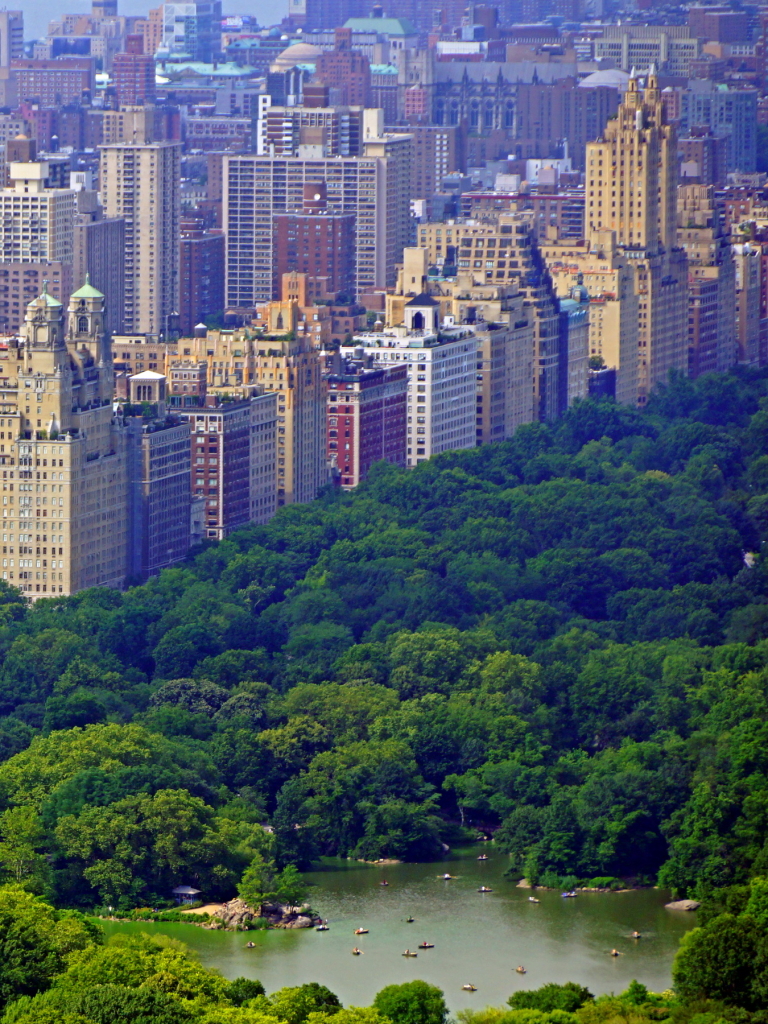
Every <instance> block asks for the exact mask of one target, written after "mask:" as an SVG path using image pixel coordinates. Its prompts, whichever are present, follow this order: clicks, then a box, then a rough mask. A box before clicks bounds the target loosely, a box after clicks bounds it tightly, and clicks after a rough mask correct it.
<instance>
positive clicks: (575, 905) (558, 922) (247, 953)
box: [105, 844, 696, 1011]
mask: <svg viewBox="0 0 768 1024" xmlns="http://www.w3.org/2000/svg"><path fill="white" fill-rule="evenodd" d="M479 852H486V853H488V855H489V859H488V860H487V861H478V860H477V855H478V853H479ZM506 866H507V860H506V858H505V857H504V856H503V855H502V854H500V853H498V852H497V851H496V850H495V848H494V847H493V846H492V845H491V844H485V846H484V847H477V848H475V847H473V848H471V849H467V850H463V851H461V854H460V855H459V856H457V857H454V858H453V859H451V860H450V861H447V862H445V863H440V864H399V865H388V866H375V867H372V866H368V865H363V864H356V863H350V862H347V861H329V862H328V863H327V864H325V865H324V868H323V870H320V871H316V872H313V873H312V874H310V875H308V876H307V877H308V879H309V880H310V881H311V882H312V890H311V901H312V905H313V906H314V907H315V909H316V910H317V912H318V913H320V914H322V916H323V917H324V918H328V922H329V925H330V930H329V931H327V932H320V933H318V932H315V931H314V930H313V931H273V932H251V933H250V934H248V935H244V934H243V933H239V934H233V933H231V932H209V931H204V930H203V929H201V928H193V927H189V926H187V925H133V924H131V925H115V924H107V925H105V930H107V931H108V932H109V933H110V934H111V933H113V932H115V931H162V932H165V933H167V934H170V935H174V936H176V937H177V938H180V939H182V940H183V941H184V942H186V943H187V944H188V945H190V946H192V947H193V948H194V949H196V950H197V951H198V952H199V954H200V956H201V959H202V961H203V963H204V964H205V965H206V966H208V967H215V968H217V969H218V970H220V971H221V972H222V973H223V974H225V975H226V976H227V977H228V978H235V977H238V976H239V975H245V976H246V977H250V978H259V979H260V980H261V981H262V982H263V983H264V985H265V987H266V989H267V991H268V992H271V991H274V990H275V989H277V988H280V987H281V986H283V985H299V984H301V983H303V982H305V981H319V982H322V983H323V984H324V985H327V986H328V987H329V988H330V989H332V990H333V991H334V992H336V993H337V994H338V995H339V997H340V998H341V1000H342V1002H343V1003H344V1004H346V1005H348V1004H353V1005H358V1006H365V1005H368V1004H370V1002H371V1001H372V999H373V997H374V996H375V994H376V993H377V992H378V991H379V989H380V988H382V987H383V986H384V985H389V984H391V983H393V982H403V981H409V980H411V979H413V978H423V979H424V980H425V981H428V982H431V983H432V984H434V985H439V986H440V988H442V989H443V990H444V991H445V993H446V998H447V1000H448V1003H449V1005H450V1007H451V1009H452V1010H454V1011H455V1010H458V1009H461V1008H462V1007H464V1006H475V1007H480V1006H485V1005H488V1004H497V1005H500V1004H501V1003H503V1002H505V1001H506V999H507V998H508V997H509V995H510V994H511V993H512V992H514V991H517V990H519V989H522V988H536V987H538V986H539V985H543V984H545V983H546V982H549V981H556V982H564V981H576V982H579V983H580V984H582V985H586V986H587V987H588V988H589V989H591V991H592V992H594V993H595V994H598V993H602V992H612V991H613V992H620V991H622V990H623V989H625V988H626V987H627V985H628V984H629V982H630V981H631V980H632V979H633V978H637V980H638V981H641V982H643V983H644V984H646V985H647V986H648V987H649V988H650V989H652V990H653V991H662V990H663V989H665V988H668V987H669V985H670V983H671V967H672V959H673V957H674V953H675V950H676V949H677V944H678V942H679V940H680V936H681V935H682V934H683V933H684V932H685V931H686V930H687V929H689V928H692V927H693V926H694V925H695V923H696V915H695V914H691V913H681V912H671V911H668V910H665V909H664V903H665V901H666V900H667V899H669V896H668V895H667V894H666V893H663V892H660V891H657V890H642V891H637V892H627V893H611V894H604V893H584V894H582V895H580V896H579V897H578V898H577V899H562V897H561V896H560V893H559V892H542V891H540V890H539V891H537V894H536V895H537V896H538V898H539V900H540V902H539V903H537V904H534V903H530V902H529V901H528V896H529V892H528V891H526V890H524V889H518V888H516V886H515V883H514V882H510V881H508V880H507V879H505V878H504V877H503V872H504V869H505V868H506ZM445 872H449V873H450V874H452V875H454V876H456V877H455V878H453V879H452V880H450V881H443V880H442V879H441V878H440V875H442V874H444V873H445ZM382 880H385V881H387V882H388V883H389V884H388V885H387V886H382V885H381V884H380V882H381V881H382ZM482 885H485V886H487V887H489V888H491V889H493V892H489V893H479V892H478V891H477V890H478V888H479V887H480V886H482ZM409 916H412V917H413V918H415V921H414V923H413V924H408V923H406V918H408V917H409ZM355 928H368V929H369V934H367V935H361V936H355V935H354V934H353V933H354V930H355ZM635 930H637V931H639V932H641V933H642V938H641V939H639V940H635V939H632V938H631V934H632V932H633V931H635ZM248 940H251V941H253V942H255V943H256V948H255V949H246V948H245V943H246V942H247V941H248ZM423 941H427V942H434V944H435V948H434V949H427V950H419V951H418V957H416V958H405V957H403V956H402V955H401V954H402V952H403V951H404V950H405V949H406V948H409V949H411V950H414V949H416V948H417V946H418V945H419V943H420V942H423ZM354 946H358V947H359V948H360V949H361V950H362V951H363V955H362V956H358V957H355V956H352V955H351V951H352V948H353V947H354ZM614 947H615V948H616V949H618V950H619V951H620V953H621V956H619V957H615V958H614V957H611V956H610V951H611V949H613V948H614ZM518 965H522V966H524V967H525V968H526V972H527V973H526V974H525V975H521V974H517V973H516V972H515V967H517V966H518ZM464 984H473V985H476V986H477V992H462V991H461V986H462V985H464Z"/></svg>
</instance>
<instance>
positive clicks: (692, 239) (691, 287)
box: [677, 185, 736, 377]
mask: <svg viewBox="0 0 768 1024" xmlns="http://www.w3.org/2000/svg"><path fill="white" fill-rule="evenodd" d="M677 225H678V226H677V241H678V245H680V246H681V247H682V248H683V249H685V252H686V254H687V256H688V346H689V360H688V373H689V375H690V376H691V377H698V376H699V375H700V374H702V373H710V372H712V371H720V372H724V371H726V370H728V369H729V368H730V367H731V366H733V364H734V363H735V362H736V337H735V318H734V308H735V304H736V268H735V264H734V260H733V251H732V249H731V243H730V238H729V236H728V235H727V234H726V232H725V229H724V227H723V224H722V217H721V211H720V209H719V207H718V206H717V205H716V203H715V198H714V189H713V188H712V187H711V186H709V187H707V186H704V185H683V186H681V187H680V188H678V190H677Z"/></svg>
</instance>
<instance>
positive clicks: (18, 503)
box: [0, 282, 128, 600]
mask: <svg viewBox="0 0 768 1024" xmlns="http://www.w3.org/2000/svg"><path fill="white" fill-rule="evenodd" d="M103 321H104V296H103V295H102V294H101V292H98V291H97V290H96V289H95V288H92V287H91V286H90V284H88V282H86V284H85V285H84V286H83V287H82V288H80V289H79V290H78V291H76V292H74V293H73V295H72V296H71V298H70V304H69V311H68V316H67V322H66V325H65V322H64V311H63V307H62V305H61V303H60V302H59V301H58V299H55V298H54V297H53V296H52V295H49V294H48V292H47V290H46V289H44V290H43V292H42V294H41V295H40V296H39V297H38V298H36V299H34V300H33V301H32V302H30V303H29V305H28V307H27V313H26V319H25V322H24V328H23V335H22V337H21V339H18V338H14V339H12V340H11V341H10V342H9V344H8V348H7V349H6V350H5V351H4V352H2V353H0V356H2V358H1V359H0V364H2V388H1V389H0V464H2V473H3V516H2V534H3V540H2V544H3V565H2V573H3V579H5V580H7V581H8V582H9V583H11V584H12V585H14V586H17V587H19V589H20V590H21V591H22V593H23V594H24V595H25V596H26V597H28V598H30V599H32V600H36V599H38V598H40V597H45V596H50V595H54V594H56V595H58V594H72V593H75V592H76V591H78V590H83V589H84V588H86V587H94V586H110V587H119V586H121V585H122V583H123V581H124V579H125V571H126V538H127V514H128V500H127V460H126V437H125V429H124V427H123V426H122V425H121V424H120V423H119V422H118V421H117V419H116V418H115V416H114V414H113V409H112V363H111V355H110V351H109V341H108V339H107V337H106V335H105V334H104V330H103Z"/></svg>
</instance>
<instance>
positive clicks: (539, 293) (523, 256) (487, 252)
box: [418, 211, 561, 420]
mask: <svg viewBox="0 0 768 1024" xmlns="http://www.w3.org/2000/svg"><path fill="white" fill-rule="evenodd" d="M418 240H419V245H420V246H421V247H422V248H425V249H426V250H427V253H428V260H429V263H430V264H431V265H432V264H433V265H435V266H436V267H437V268H438V269H440V268H441V267H445V266H449V265H451V266H455V267H456V268H457V278H456V280H457V281H458V280H459V279H464V280H466V281H471V282H472V286H473V287H475V286H490V285H496V286H499V285H513V286H514V288H515V290H518V291H519V292H520V293H521V294H522V295H523V297H524V302H525V305H526V306H527V307H528V308H529V309H530V311H531V314H532V322H533V328H534V341H535V351H534V366H535V368H536V372H535V373H534V380H533V387H534V394H535V399H536V406H537V409H538V413H537V418H541V419H543V420H550V419H555V418H556V417H557V416H558V415H559V413H560V411H561V409H560V405H561V388H560V334H561V331H560V311H559V308H558V304H557V300H556V298H555V295H554V291H553V289H552V284H551V281H550V280H549V277H548V275H547V272H546V267H545V266H544V261H543V257H542V255H541V251H540V249H539V248H538V246H537V245H536V238H535V232H534V230H533V225H532V215H531V213H529V212H523V213H499V212H495V211H488V212H487V213H484V214H483V216H482V217H477V218H467V219H465V220H461V221H458V220H457V221H450V220H449V221H447V222H446V223H434V224H420V225H419V227H418ZM472 304H473V303H471V302H468V303H466V305H467V306H471V305H472Z"/></svg>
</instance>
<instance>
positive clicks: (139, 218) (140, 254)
mask: <svg viewBox="0 0 768 1024" xmlns="http://www.w3.org/2000/svg"><path fill="white" fill-rule="evenodd" d="M180 158H181V143H178V142H155V143H152V144H149V145H142V144H131V143H118V144H116V145H109V146H102V147H101V201H102V204H103V206H104V215H105V216H106V217H121V218H122V219H123V220H124V221H125V315H124V320H123V324H124V330H125V332H126V333H128V334H155V335H158V334H163V335H165V334H167V333H168V327H169V319H170V317H171V314H173V313H174V312H175V311H176V310H177V309H178V304H179V237H180V225H179V218H180V212H181V206H180Z"/></svg>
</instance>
